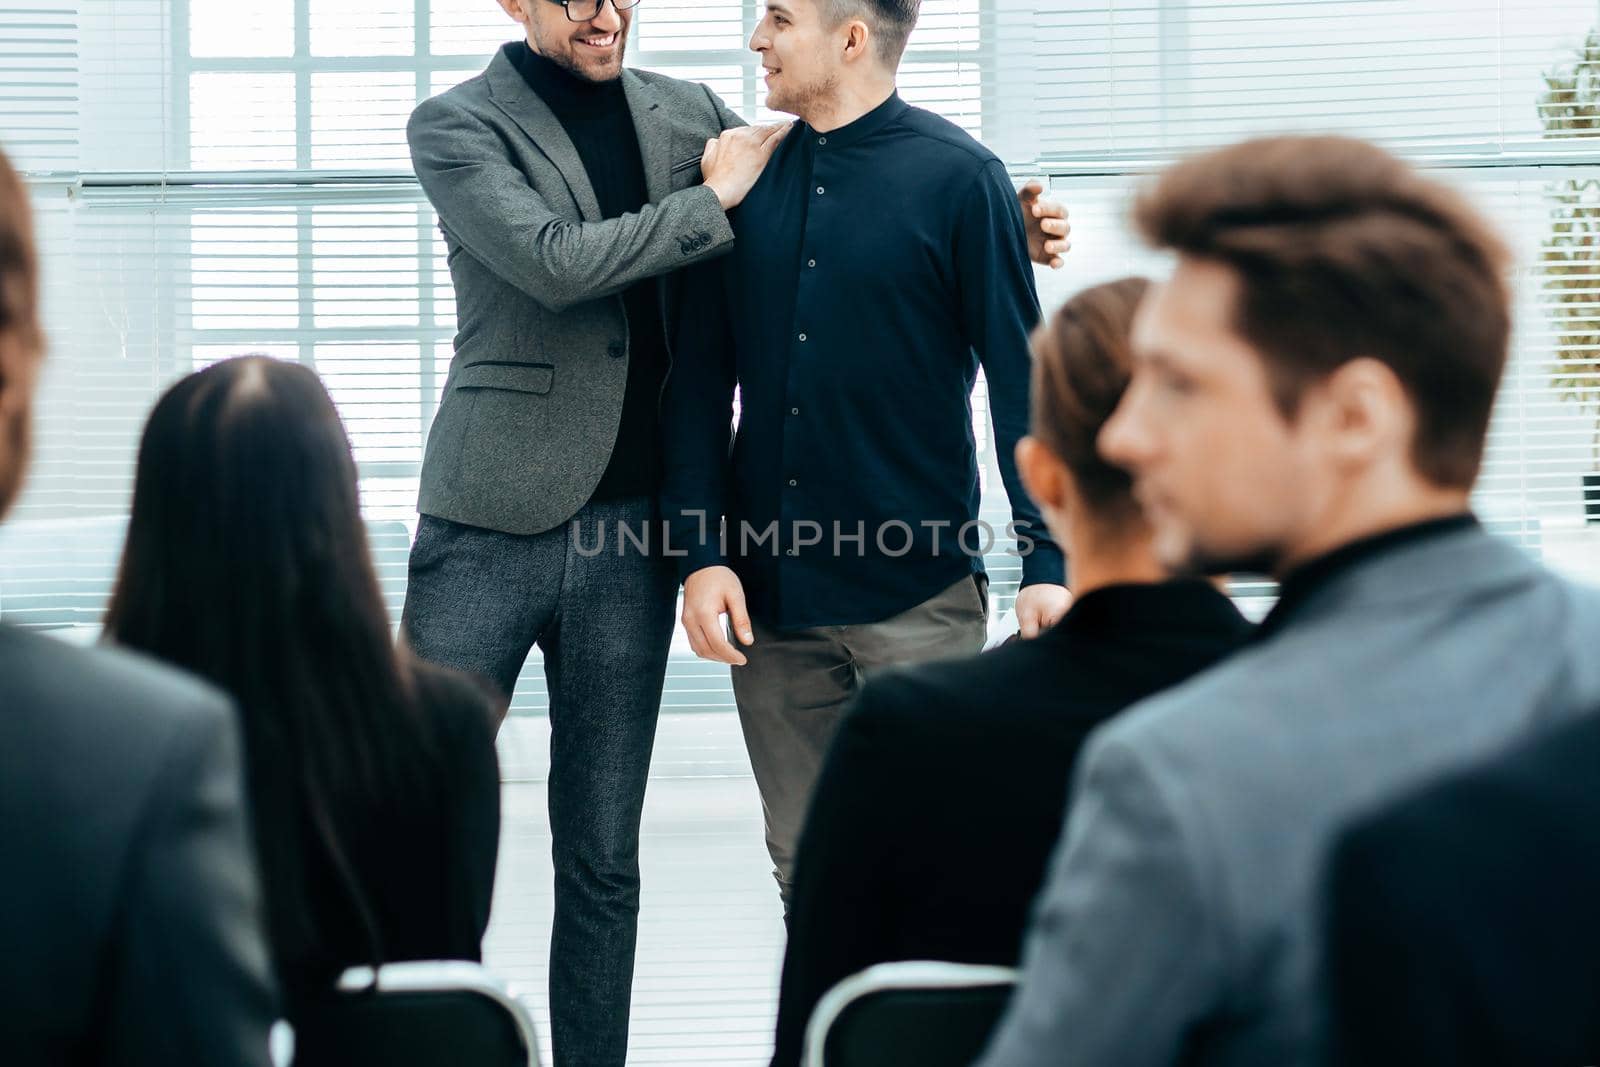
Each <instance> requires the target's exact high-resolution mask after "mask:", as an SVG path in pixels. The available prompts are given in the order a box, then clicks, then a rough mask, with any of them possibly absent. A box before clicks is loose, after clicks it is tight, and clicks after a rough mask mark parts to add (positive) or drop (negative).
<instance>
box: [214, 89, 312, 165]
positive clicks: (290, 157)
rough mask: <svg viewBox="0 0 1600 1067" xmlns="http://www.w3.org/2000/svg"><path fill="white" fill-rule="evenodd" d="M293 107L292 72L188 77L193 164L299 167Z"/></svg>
mask: <svg viewBox="0 0 1600 1067" xmlns="http://www.w3.org/2000/svg"><path fill="white" fill-rule="evenodd" d="M294 111H295V109H294V75H293V74H224V73H204V72H200V73H195V74H191V75H189V165H190V166H191V167H193V168H194V169H195V170H258V169H269V168H292V167H294V166H295V158H296V148H295V120H294Z"/></svg>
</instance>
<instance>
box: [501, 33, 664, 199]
mask: <svg viewBox="0 0 1600 1067" xmlns="http://www.w3.org/2000/svg"><path fill="white" fill-rule="evenodd" d="M484 77H485V80H486V81H487V82H488V85H489V95H490V96H491V97H492V98H493V100H494V104H495V106H496V107H498V108H499V109H500V110H501V111H504V112H505V113H506V115H507V116H508V117H509V118H510V119H511V121H512V122H515V123H516V124H517V126H518V127H519V128H520V129H521V130H522V132H523V133H525V134H527V135H528V140H529V141H531V142H532V143H533V146H534V147H535V148H537V149H538V150H539V151H540V152H542V153H544V155H545V158H547V159H549V160H550V162H551V163H553V164H555V168H556V169H557V170H559V171H560V172H561V177H562V178H564V179H566V182H567V188H568V190H570V191H571V193H572V199H573V200H574V201H576V203H577V205H578V211H579V212H580V213H581V214H582V215H583V218H584V220H585V221H587V222H599V221H600V202H599V201H598V200H596V199H595V195H594V186H592V185H590V184H589V175H588V173H587V172H586V171H585V170H584V169H583V160H581V159H579V158H578V150H577V149H576V148H575V147H573V144H572V138H570V137H568V136H567V131H566V130H565V129H564V128H563V127H562V125H561V120H560V119H558V118H556V115H555V112H554V111H551V110H550V105H548V104H546V103H545V102H544V101H543V100H541V99H539V94H538V93H535V92H534V91H533V90H532V89H530V88H528V83H527V82H525V81H523V80H522V75H521V73H519V72H518V70H517V68H516V66H515V65H513V64H512V62H511V60H509V59H507V58H506V54H505V51H504V50H503V49H502V50H501V51H499V52H496V53H495V54H494V58H493V59H491V60H490V61H489V69H488V70H486V71H484ZM634 121H635V122H637V121H638V120H637V118H635V120H634ZM643 139H644V138H643V135H642V134H641V136H640V141H641V145H640V147H641V148H642V147H643V144H642V142H643ZM649 169H650V168H649V158H648V157H646V160H645V170H646V172H647V173H648V171H649ZM651 198H652V199H654V198H655V192H654V186H651Z"/></svg>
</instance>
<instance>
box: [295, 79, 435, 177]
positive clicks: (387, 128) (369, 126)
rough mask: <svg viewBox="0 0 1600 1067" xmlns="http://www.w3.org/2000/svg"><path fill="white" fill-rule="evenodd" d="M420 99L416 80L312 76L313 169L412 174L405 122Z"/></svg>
mask: <svg viewBox="0 0 1600 1067" xmlns="http://www.w3.org/2000/svg"><path fill="white" fill-rule="evenodd" d="M416 98H417V80H416V75H414V74H409V73H376V72H369V73H362V74H342V73H341V74H313V75H312V76H311V165H312V166H314V167H326V168H330V169H338V168H341V167H350V168H381V169H386V170H401V171H409V170H410V169H411V154H410V152H409V151H408V150H407V149H406V119H407V118H408V117H409V116H410V114H411V109H412V108H413V107H415V106H416Z"/></svg>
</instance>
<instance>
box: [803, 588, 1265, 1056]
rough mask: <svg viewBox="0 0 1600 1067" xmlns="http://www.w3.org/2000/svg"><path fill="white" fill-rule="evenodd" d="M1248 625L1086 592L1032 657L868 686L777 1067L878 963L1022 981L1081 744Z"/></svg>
mask: <svg viewBox="0 0 1600 1067" xmlns="http://www.w3.org/2000/svg"><path fill="white" fill-rule="evenodd" d="M1249 630H1250V626H1249V624H1248V623H1247V622H1246V621H1245V620H1244V618H1243V617H1242V616H1240V614H1239V612H1238V611H1237V610H1236V609H1235V608H1234V607H1233V605H1232V603H1230V602H1229V601H1228V599H1227V598H1226V597H1225V596H1223V595H1222V594H1221V593H1219V592H1217V591H1216V590H1215V589H1214V588H1212V587H1211V586H1209V585H1207V584H1205V583H1203V582H1193V581H1186V582H1169V583H1167V584H1164V585H1125V586H1113V587H1110V588H1106V589H1100V590H1096V591H1094V592H1091V593H1089V594H1087V595H1086V596H1084V597H1083V598H1082V599H1081V600H1079V601H1078V602H1077V603H1075V604H1074V605H1073V607H1072V609H1071V610H1070V611H1069V612H1068V613H1067V615H1066V617H1065V618H1063V619H1062V620H1061V622H1060V623H1059V624H1058V625H1057V626H1055V628H1053V629H1052V630H1050V631H1049V632H1047V633H1045V634H1042V635H1041V636H1040V637H1038V638H1037V639H1036V640H1033V641H1017V642H1013V643H1010V644H1007V645H1005V646H1003V647H1001V648H999V649H996V650H994V651H992V652H987V653H984V654H983V655H981V656H977V657H975V658H970V659H962V660H954V661H950V662H946V663H939V664H931V665H925V666H922V667H918V668H913V669H910V670H907V671H897V672H891V673H889V674H886V675H881V676H879V677H877V678H874V679H873V680H872V681H870V682H868V683H867V685H866V687H865V689H864V690H863V691H862V694H861V696H860V698H859V700H858V702H857V704H856V706H855V707H854V708H853V709H852V711H851V712H850V713H849V715H848V716H847V717H846V719H845V720H844V722H843V723H842V725H841V726H840V729H839V734H838V736H837V738H836V740H835V741H834V744H833V747H832V749H831V751H830V752H829V754H828V758H827V761H826V763H825V764H824V766H823V770H822V775H821V778H820V779H819V781H818V783H817V788H816V793H815V799H814V800H813V801H812V807H811V812H810V815H809V817H808V819H807V823H806V828H805V831H804V833H803V834H802V836H801V841H800V847H799V852H798V854H797V856H796V860H795V888H794V900H793V903H792V907H791V913H790V914H791V926H790V933H789V947H788V951H787V954H786V956H785V958H784V966H783V990H782V995H781V998H780V1002H779V1008H778V1038H777V1054H776V1056H775V1058H774V1060H773V1062H774V1064H777V1065H792V1064H796V1063H798V1062H799V1058H800V1050H801V1043H802V1040H803V1038H804V1033H805V1026H806V1021H807V1019H808V1018H809V1016H810V1014H811V1010H812V1008H813V1007H815V1005H816V1002H817V1000H818V999H819V998H820V997H821V996H822V994H823V993H825V992H826V991H827V990H828V989H829V988H830V987H831V986H833V985H834V984H835V983H836V982H838V981H839V980H840V979H842V978H845V977H847V976H849V975H851V974H853V973H855V972H856V971H859V970H861V969H863V968H865V967H868V966H870V965H872V964H874V963H881V962H885V961H888V960H904V959H937V960H950V961H955V962H964V963H993V964H1004V965H1014V964H1015V963H1016V962H1017V959H1018V956H1019V954H1020V951H1021V943H1022V933H1023V927H1024V925H1025V922H1026V920H1027V913H1028V905H1029V903H1030V902H1031V901H1032V899H1033V896H1034V893H1035V891H1036V890H1037V889H1038V887H1039V884H1040V882H1041V881H1042V880H1043V878H1044V871H1045V865H1046V861H1047V860H1048V858H1049V855H1050V851H1051V849H1052V848H1053V847H1054V845H1055V843H1056V838H1057V837H1059V836H1060V833H1061V825H1062V821H1063V819H1064V818H1065V811H1066V797H1067V782H1068V779H1069V777H1070V775H1071V771H1072V765H1073V761H1074V759H1075V758H1076V756H1077V752H1078V748H1079V746H1080V745H1082V743H1083V740H1084V738H1085V737H1087V736H1088V734H1089V732H1090V731H1091V730H1093V729H1094V728H1095V727H1096V726H1098V725H1099V724H1100V723H1101V722H1103V721H1104V720H1106V719H1107V718H1109V717H1110V716H1111V715H1114V714H1115V713H1116V712H1118V711H1120V710H1122V709H1123V708H1125V707H1127V706H1128V705H1129V704H1132V703H1134V702H1136V701H1138V700H1141V699H1143V698H1144V697H1146V696H1149V695H1150V694H1152V693H1155V692H1158V691H1160V690H1162V689H1164V688H1166V687H1168V686H1171V685H1174V684H1176V683H1178V682H1180V681H1182V680H1184V679H1186V678H1188V677H1189V676H1190V675H1192V674H1194V673H1195V672H1197V671H1200V670H1203V669H1205V668H1206V667H1208V666H1210V665H1211V664H1212V663H1214V662H1216V661H1217V660H1218V659H1220V658H1221V657H1223V656H1224V655H1226V654H1227V653H1228V652H1229V651H1230V650H1231V649H1233V648H1234V647H1236V646H1237V645H1238V644H1239V643H1240V642H1242V641H1243V639H1244V638H1245V637H1246V636H1247V634H1248V633H1249Z"/></svg>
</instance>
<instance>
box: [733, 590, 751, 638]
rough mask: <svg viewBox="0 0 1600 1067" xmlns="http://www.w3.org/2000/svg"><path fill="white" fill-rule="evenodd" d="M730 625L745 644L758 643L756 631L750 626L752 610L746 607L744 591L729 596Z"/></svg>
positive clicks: (735, 634)
mask: <svg viewBox="0 0 1600 1067" xmlns="http://www.w3.org/2000/svg"><path fill="white" fill-rule="evenodd" d="M728 625H729V626H730V627H731V628H732V629H733V633H734V636H735V637H737V638H738V639H739V640H740V641H742V642H743V643H744V644H747V645H753V644H755V643H756V635H755V631H754V630H752V629H751V628H750V611H749V609H747V608H746V607H745V603H744V594H743V593H737V594H735V595H733V596H731V597H729V598H728Z"/></svg>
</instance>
